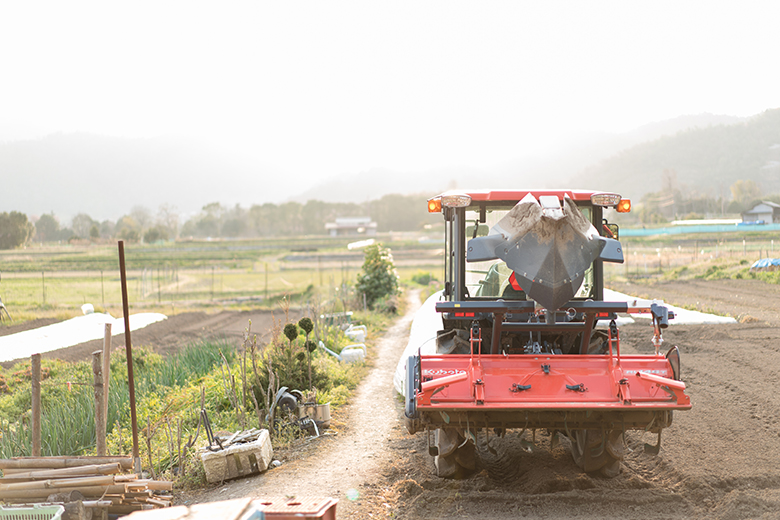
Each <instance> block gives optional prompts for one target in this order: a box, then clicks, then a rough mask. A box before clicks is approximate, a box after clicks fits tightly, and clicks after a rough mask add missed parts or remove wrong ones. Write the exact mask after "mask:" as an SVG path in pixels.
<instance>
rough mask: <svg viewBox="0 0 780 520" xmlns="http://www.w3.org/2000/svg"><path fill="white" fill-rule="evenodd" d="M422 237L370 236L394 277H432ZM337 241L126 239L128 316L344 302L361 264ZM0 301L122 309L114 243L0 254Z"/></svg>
mask: <svg viewBox="0 0 780 520" xmlns="http://www.w3.org/2000/svg"><path fill="white" fill-rule="evenodd" d="M420 238H424V236H422V235H418V234H414V235H409V234H404V235H400V234H397V235H387V236H383V237H377V241H380V242H382V243H384V244H386V245H388V246H389V247H391V249H392V250H393V253H394V260H395V265H396V267H397V271H398V275H399V277H401V278H402V279H409V278H410V277H411V276H412V275H413V274H415V273H417V272H420V271H422V272H430V273H431V274H432V275H433V276H434V278H438V279H441V276H442V275H441V264H442V262H441V258H440V255H441V249H440V246H438V245H437V244H436V243H435V242H434V243H430V244H427V243H426V244H421V243H420ZM348 243H349V240H347V239H345V238H329V237H309V238H303V239H293V240H288V241H280V240H278V239H273V240H271V239H268V240H237V241H201V242H176V243H170V244H160V245H152V246H146V245H128V246H127V247H126V249H125V251H126V253H125V256H126V265H127V269H128V272H127V278H128V296H129V299H130V304H131V312H135V311H136V310H138V309H143V310H147V311H156V312H162V313H164V314H167V315H172V314H176V313H178V312H184V311H186V310H188V309H197V310H204V311H206V312H214V311H216V310H221V309H225V308H231V309H238V310H240V309H250V308H255V307H262V308H266V309H272V308H274V307H275V305H276V302H277V301H278V300H279V299H281V298H283V297H286V298H287V299H288V300H291V301H293V302H297V303H296V304H300V303H301V302H305V301H308V300H311V299H312V298H316V299H319V300H320V301H331V300H338V299H341V300H343V299H344V291H347V292H349V290H350V289H351V286H352V285H354V281H355V278H356V276H357V274H358V272H359V271H360V268H361V266H362V263H363V252H362V251H361V250H359V249H356V250H353V251H350V250H348V249H347V244H348ZM0 298H1V299H2V301H3V303H4V304H5V305H6V307H7V308H8V310H9V312H10V313H11V315H12V318H13V319H14V321H25V320H30V319H35V318H41V317H45V318H56V319H65V318H67V317H72V316H76V315H78V314H80V312H81V311H80V307H81V305H83V304H84V303H91V304H93V305H94V307H95V309H96V310H98V311H106V312H108V313H110V314H112V315H113V316H119V315H121V308H122V300H121V287H120V277H119V262H118V255H117V248H116V245H115V244H110V245H62V246H45V247H44V246H35V247H30V248H28V249H24V250H14V251H4V252H0Z"/></svg>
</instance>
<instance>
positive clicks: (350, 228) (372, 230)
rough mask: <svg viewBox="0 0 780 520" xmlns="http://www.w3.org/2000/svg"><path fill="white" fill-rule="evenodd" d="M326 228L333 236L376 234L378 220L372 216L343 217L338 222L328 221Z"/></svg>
mask: <svg viewBox="0 0 780 520" xmlns="http://www.w3.org/2000/svg"><path fill="white" fill-rule="evenodd" d="M325 229H326V230H327V231H328V234H329V235H330V236H332V237H341V236H376V222H372V221H371V217H343V218H337V219H336V222H328V223H327V224H325Z"/></svg>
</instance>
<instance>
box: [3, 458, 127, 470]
mask: <svg viewBox="0 0 780 520" xmlns="http://www.w3.org/2000/svg"><path fill="white" fill-rule="evenodd" d="M113 462H116V463H118V464H119V465H120V466H121V467H122V469H131V468H132V467H133V459H132V458H131V457H127V456H125V457H121V456H114V457H111V456H107V457H92V456H79V455H65V456H52V457H12V458H10V459H0V469H2V470H6V469H39V468H49V469H60V468H74V467H77V466H89V465H91V464H110V463H113Z"/></svg>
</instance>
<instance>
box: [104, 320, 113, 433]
mask: <svg viewBox="0 0 780 520" xmlns="http://www.w3.org/2000/svg"><path fill="white" fill-rule="evenodd" d="M110 381H111V324H110V323H106V328H105V330H104V332H103V400H104V401H105V405H104V406H103V413H104V415H105V416H106V423H107V422H108V389H109V383H110Z"/></svg>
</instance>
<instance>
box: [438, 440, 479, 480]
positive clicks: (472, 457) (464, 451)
mask: <svg viewBox="0 0 780 520" xmlns="http://www.w3.org/2000/svg"><path fill="white" fill-rule="evenodd" d="M464 440H465V437H464V436H463V435H462V434H461V433H460V431H459V430H458V429H457V428H439V429H438V430H436V447H437V448H438V450H439V454H438V455H436V456H435V457H434V459H433V463H434V465H435V466H436V475H437V476H439V477H442V478H452V479H461V478H465V477H467V476H468V475H469V474H470V473H472V472H473V471H474V470H475V469H476V467H477V457H476V453H475V446H474V443H473V442H472V441H468V442H465V443H464Z"/></svg>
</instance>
